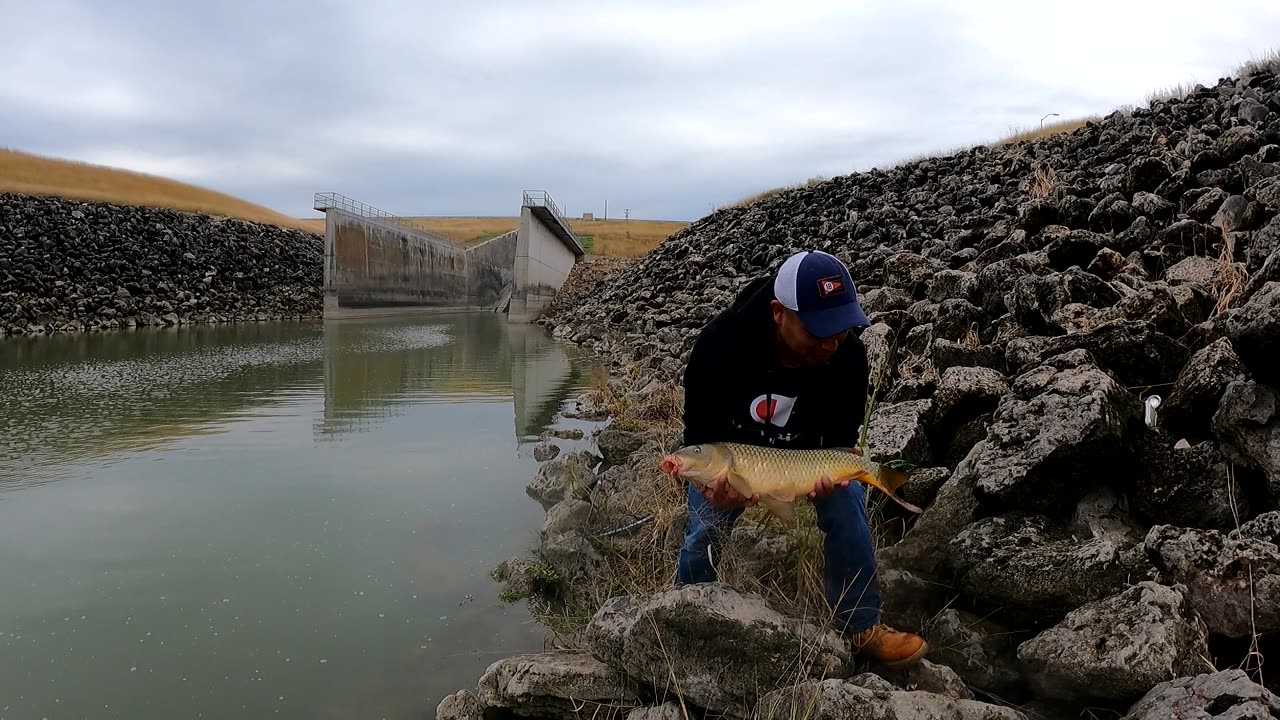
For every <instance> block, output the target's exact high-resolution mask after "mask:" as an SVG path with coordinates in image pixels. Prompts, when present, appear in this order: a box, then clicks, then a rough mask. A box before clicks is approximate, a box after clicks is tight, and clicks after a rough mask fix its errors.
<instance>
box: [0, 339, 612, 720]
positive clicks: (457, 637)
mask: <svg viewBox="0 0 1280 720" xmlns="http://www.w3.org/2000/svg"><path fill="white" fill-rule="evenodd" d="M591 372H594V366H593V365H592V364H591V363H590V362H589V361H588V360H587V359H585V358H577V357H574V356H573V355H572V354H570V353H568V352H567V351H566V349H565V348H563V347H561V346H559V345H558V344H557V343H555V342H553V341H552V340H551V339H550V338H549V337H548V336H547V335H546V333H545V331H543V330H542V329H540V328H538V327H534V326H513V325H507V323H506V322H505V320H504V318H503V317H502V316H500V315H493V314H468V315H456V316H426V317H423V318H420V319H415V320H412V321H405V320H378V321H373V320H368V321H344V322H342V323H331V324H322V323H273V324H253V325H242V326H234V327H192V328H183V329H181V330H177V331H174V330H167V331H166V330H150V329H148V330H140V331H134V332H122V333H115V334H99V335H80V336H54V337H42V338H13V339H10V340H6V341H4V342H0V397H4V398H5V402H4V404H3V406H0V576H3V577H4V578H5V579H6V580H5V592H4V593H0V678H3V682H0V717H36V718H39V717H50V718H53V717H108V718H114V717H128V718H168V717H174V716H182V717H201V716H203V717H233V716H234V717H268V716H271V717H275V716H279V717H299V718H302V717H305V718H317V717H340V716H341V717H376V718H382V717H385V718H420V717H429V716H430V715H431V711H432V710H433V708H434V706H435V703H436V702H438V701H439V699H440V697H441V696H442V695H443V694H446V693H449V692H453V691H454V690H457V689H458V688H460V687H466V686H472V685H473V684H474V682H475V680H476V678H478V677H479V675H480V673H481V672H482V671H483V669H484V668H485V667H486V666H487V665H488V664H489V663H490V662H492V661H493V660H495V659H497V658H498V657H501V656H503V655H506V654H510V653H515V652H524V651H528V650H533V649H537V648H539V647H541V644H542V634H541V631H540V629H539V628H538V627H537V626H536V625H535V624H533V623H532V622H530V621H529V619H528V617H527V615H526V614H525V610H524V608H523V606H519V605H517V606H510V607H506V606H502V605H500V604H499V603H498V602H497V599H496V591H497V588H496V584H495V583H493V581H492V580H491V579H490V578H489V576H488V571H489V569H490V568H492V567H493V566H494V565H495V564H496V563H497V562H500V561H501V560H502V559H505V558H506V557H510V556H511V555H514V554H517V553H522V552H524V551H526V549H527V548H528V546H529V545H530V544H531V543H532V542H533V541H534V538H535V537H536V533H537V527H538V525H539V524H540V522H541V520H542V517H543V513H542V510H541V508H540V506H538V504H537V503H536V502H534V501H532V500H531V499H530V498H528V497H527V496H526V495H525V494H524V492H523V487H524V485H525V483H526V482H527V481H528V479H529V478H530V477H531V476H532V475H533V473H534V472H535V471H536V463H535V462H534V461H533V460H532V458H531V457H530V453H529V452H528V448H527V443H529V442H530V441H531V440H532V439H534V438H536V436H538V435H540V434H541V433H542V432H543V430H544V429H545V428H546V427H547V425H548V423H550V422H551V421H552V416H553V415H554V413H555V411H556V410H557V409H558V408H559V407H560V406H561V404H562V403H563V402H564V401H565V400H566V399H567V398H569V397H570V396H571V395H572V394H573V393H575V392H577V391H578V390H580V389H581V388H582V387H583V386H585V385H586V384H587V383H588V382H589V373H591ZM570 424H573V423H570ZM53 480H57V482H51V481H53Z"/></svg>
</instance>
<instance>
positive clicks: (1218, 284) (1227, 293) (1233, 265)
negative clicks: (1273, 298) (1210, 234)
mask: <svg viewBox="0 0 1280 720" xmlns="http://www.w3.org/2000/svg"><path fill="white" fill-rule="evenodd" d="M1218 230H1219V231H1220V232H1221V233H1222V248H1221V251H1220V252H1219V254H1218V268H1217V271H1216V272H1215V273H1214V276H1213V286H1212V289H1213V294H1214V297H1215V300H1216V302H1215V303H1214V306H1213V313H1212V314H1211V315H1210V317H1214V316H1217V315H1219V314H1220V313H1222V312H1225V311H1226V310H1227V308H1229V307H1231V301H1232V300H1234V299H1235V297H1236V295H1238V294H1239V293H1240V291H1241V290H1243V289H1244V286H1245V283H1246V282H1247V281H1248V280H1249V276H1248V274H1247V273H1246V272H1245V269H1244V268H1243V267H1241V266H1240V264H1239V263H1237V262H1235V238H1234V236H1232V234H1231V233H1229V232H1227V231H1226V229H1225V228H1223V227H1222V226H1221V225H1219V226H1218Z"/></svg>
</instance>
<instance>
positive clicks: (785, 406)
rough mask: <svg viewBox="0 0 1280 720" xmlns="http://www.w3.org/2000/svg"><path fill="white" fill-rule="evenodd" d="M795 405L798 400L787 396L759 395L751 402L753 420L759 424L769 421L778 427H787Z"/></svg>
mask: <svg viewBox="0 0 1280 720" xmlns="http://www.w3.org/2000/svg"><path fill="white" fill-rule="evenodd" d="M795 404H796V399H795V398H793V397H787V396H786V395H773V396H770V395H759V396H757V397H756V399H755V400H752V401H751V419H752V420H755V421H756V422H758V423H762V422H766V419H767V421H768V422H771V423H773V424H774V425H777V426H778V427H785V426H786V424H787V419H788V418H790V417H791V409H792V408H793V407H795Z"/></svg>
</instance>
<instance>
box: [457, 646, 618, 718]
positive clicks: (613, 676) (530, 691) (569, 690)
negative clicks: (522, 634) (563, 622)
mask: <svg viewBox="0 0 1280 720" xmlns="http://www.w3.org/2000/svg"><path fill="white" fill-rule="evenodd" d="M479 699H480V702H481V703H483V704H484V705H486V706H488V707H492V708H507V709H509V710H511V711H512V712H514V713H515V714H517V715H522V716H540V715H546V716H550V717H556V718H573V717H580V714H585V715H592V714H607V713H609V712H617V711H619V710H627V709H629V708H633V707H636V706H638V705H641V704H642V703H641V702H640V697H639V694H638V688H637V687H636V684H635V683H634V682H633V681H632V680H631V679H629V678H627V677H626V676H625V675H624V674H623V673H620V672H618V671H617V670H614V669H613V668H611V667H609V666H608V665H606V664H605V663H603V662H601V661H600V660H599V659H597V658H595V657H593V656H592V654H591V653H590V652H589V651H586V650H552V651H548V652H540V653H531V654H527V655H517V656H514V657H508V658H503V659H502V660H499V661H497V662H495V663H493V664H492V665H490V666H489V667H488V669H486V670H485V672H484V674H483V675H481V676H480V682H479Z"/></svg>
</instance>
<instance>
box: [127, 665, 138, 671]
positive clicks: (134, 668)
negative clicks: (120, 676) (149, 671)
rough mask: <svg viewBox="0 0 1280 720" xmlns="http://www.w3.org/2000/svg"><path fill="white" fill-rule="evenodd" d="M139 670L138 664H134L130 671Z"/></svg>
mask: <svg viewBox="0 0 1280 720" xmlns="http://www.w3.org/2000/svg"><path fill="white" fill-rule="evenodd" d="M137 671H138V666H137V665H134V666H133V667H131V668H129V672H137Z"/></svg>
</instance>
